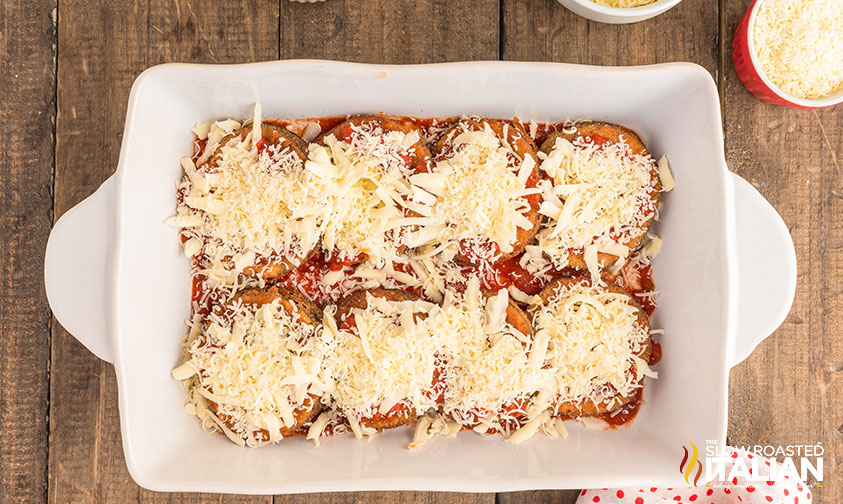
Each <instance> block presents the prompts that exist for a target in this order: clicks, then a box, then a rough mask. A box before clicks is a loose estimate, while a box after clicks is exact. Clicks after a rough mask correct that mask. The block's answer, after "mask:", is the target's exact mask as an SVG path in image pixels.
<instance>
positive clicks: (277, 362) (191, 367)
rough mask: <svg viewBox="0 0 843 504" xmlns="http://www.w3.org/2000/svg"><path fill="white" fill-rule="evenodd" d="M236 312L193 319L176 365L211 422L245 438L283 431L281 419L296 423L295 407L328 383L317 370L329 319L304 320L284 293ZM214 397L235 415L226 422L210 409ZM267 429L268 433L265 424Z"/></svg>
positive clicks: (196, 408)
mask: <svg viewBox="0 0 843 504" xmlns="http://www.w3.org/2000/svg"><path fill="white" fill-rule="evenodd" d="M231 310H232V311H233V313H232V314H231V315H230V316H227V317H223V316H220V315H213V314H212V315H209V316H208V318H207V320H206V321H205V323H204V329H202V328H200V325H203V324H200V323H199V321H198V320H197V321H196V323H195V324H194V328H193V330H192V331H191V335H190V336H189V338H188V341H187V342H186V344H185V345H186V347H185V348H186V360H185V363H184V364H182V365H180V366H179V367H177V368H176V369H174V370H173V372H172V375H173V377H174V378H177V379H181V380H186V381H187V384H188V389H189V393H190V396H191V397H190V398H189V404H192V405H193V412H194V413H195V414H197V415H198V416H199V417H200V419H201V420H202V421H203V424H206V427H208V428H214V427H216V428H219V429H221V430H222V431H223V432H225V433H226V434H227V435H228V436H229V438H231V439H232V440H233V441H235V442H236V443H238V444H243V443H244V442H245V443H246V444H249V445H251V446H254V445H257V444H260V443H261V442H262V441H270V442H273V441H278V440H279V439H281V434H280V432H281V428H282V427H288V428H289V427H293V426H295V425H296V421H295V418H294V410H295V409H297V408H301V407H304V406H305V405H306V404H310V402H311V401H312V399H311V398H309V397H308V394H314V395H317V396H319V395H322V394H323V393H324V392H326V391H327V390H328V389H329V386H327V385H325V384H324V383H322V382H321V381H320V380H319V378H318V376H319V375H320V373H321V369H322V359H323V356H324V352H323V348H322V345H321V333H322V327H321V326H319V325H316V326H313V325H310V324H307V323H305V322H303V321H302V320H301V319H300V318H299V314H298V313H297V312H295V311H294V312H288V311H287V310H286V309H285V308H284V307H283V306H282V305H281V304H280V302H279V301H277V300H276V301H275V302H273V303H269V304H265V305H263V306H261V307H259V308H255V307H254V306H253V305H246V304H242V303H235V304H233V305H232V306H231ZM208 401H213V402H215V403H216V404H217V405H218V412H219V414H222V415H224V416H226V417H228V418H231V419H232V420H233V422H234V425H233V426H231V425H226V424H225V423H223V422H221V421H220V420H219V419H218V417H217V416H214V415H213V414H211V413H210V412H209V410H208V403H207V402H208ZM260 429H263V430H266V431H268V433H269V439H262V438H261V436H260V435H259V434H258V432H256V431H258V430H260Z"/></svg>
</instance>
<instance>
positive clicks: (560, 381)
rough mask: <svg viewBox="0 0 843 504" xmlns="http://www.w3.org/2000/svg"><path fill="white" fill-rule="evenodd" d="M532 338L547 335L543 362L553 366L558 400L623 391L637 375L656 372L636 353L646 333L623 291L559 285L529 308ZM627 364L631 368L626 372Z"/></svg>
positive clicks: (610, 396) (606, 397)
mask: <svg viewBox="0 0 843 504" xmlns="http://www.w3.org/2000/svg"><path fill="white" fill-rule="evenodd" d="M533 325H534V327H535V328H536V329H537V335H536V338H539V337H540V336H541V335H544V337H546V338H547V341H548V344H547V362H548V364H549V365H550V366H551V367H552V368H554V372H553V377H554V379H555V386H554V391H555V394H556V396H557V397H558V398H559V402H565V401H571V402H580V401H583V400H586V399H587V400H589V401H593V402H595V403H599V402H602V401H613V400H614V398H615V395H616V394H620V395H622V396H628V395H630V394H632V393H633V392H634V391H635V390H636V389H638V388H640V386H641V385H640V383H639V380H640V379H641V377H643V376H651V377H656V374H655V373H654V372H653V371H651V370H650V368H649V366H648V365H647V362H645V361H644V360H643V359H641V358H640V357H638V354H640V353H641V352H642V351H643V349H644V348H645V346H646V345H647V343H648V341H649V338H650V332H649V327H648V326H647V325H644V324H641V323H640V322H639V320H638V309H637V308H636V307H634V306H633V305H632V304H630V302H629V297H628V296H627V295H625V294H620V293H615V292H611V291H608V290H606V289H605V288H602V287H591V286H589V285H584V284H576V285H572V286H570V287H567V288H563V289H559V290H558V291H557V293H556V295H555V296H554V297H553V298H551V299H550V300H549V302H548V303H546V304H545V305H541V306H538V307H536V308H535V310H534V314H533ZM630 369H632V370H633V371H634V372H632V373H631V372H630Z"/></svg>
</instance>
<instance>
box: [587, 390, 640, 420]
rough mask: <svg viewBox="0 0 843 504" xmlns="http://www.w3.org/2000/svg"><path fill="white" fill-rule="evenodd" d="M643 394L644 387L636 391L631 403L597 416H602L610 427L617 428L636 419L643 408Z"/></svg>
mask: <svg viewBox="0 0 843 504" xmlns="http://www.w3.org/2000/svg"><path fill="white" fill-rule="evenodd" d="M643 394H644V389H643V388H639V389H638V391H637V392H636V393H635V397H634V398H633V399H632V401H630V402H629V404H627V405H626V406H624V407H622V408H620V410H616V411H613V412H610V413H601V414H599V415H597V418H600V419H602V420H604V421H605V422H606V423H607V424H609V428H610V429H616V428H618V427H620V426H621V425H625V424H628V423H629V422H631V421H632V420H634V419H635V417H636V415H638V411H639V410H640V409H641V405H642V404H643V402H644V401H643Z"/></svg>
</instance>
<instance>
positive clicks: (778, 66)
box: [749, 0, 843, 99]
mask: <svg viewBox="0 0 843 504" xmlns="http://www.w3.org/2000/svg"><path fill="white" fill-rule="evenodd" d="M749 36H751V37H752V42H753V49H754V52H755V56H756V58H757V59H758V62H759V64H760V66H761V71H762V72H763V73H764V75H766V76H767V77H768V78H769V79H770V80H771V81H773V84H775V85H776V86H778V87H779V88H780V89H781V90H782V91H784V92H785V93H786V94H789V95H790V96H795V97H797V98H808V99H817V98H824V97H826V96H829V95H832V94H834V93H836V92H838V91H840V90H841V89H843V2H841V1H840V0H810V1H806V0H762V3H761V6H759V7H758V12H757V13H756V15H755V27H754V29H753V31H752V33H751V34H750V35H749Z"/></svg>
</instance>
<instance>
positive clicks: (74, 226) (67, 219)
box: [44, 176, 114, 362]
mask: <svg viewBox="0 0 843 504" xmlns="http://www.w3.org/2000/svg"><path fill="white" fill-rule="evenodd" d="M113 234H114V177H113V176H112V177H111V178H109V179H108V180H106V181H105V182H104V183H103V184H102V185H101V186H100V188H99V189H98V190H97V192H95V193H94V194H92V195H91V196H89V197H88V198H87V199H85V200H84V201H82V202H81V203H79V204H78V205H76V206H75V207H73V208H71V209H70V210H69V211H67V212H66V213H65V214H64V215H62V216H61V218H59V220H58V222H56V225H55V226H53V230H52V232H51V233H50V239H49V240H48V241H47V254H46V257H45V258H44V281H45V285H46V290H47V300H48V301H49V303H50V308H52V310H53V315H55V317H56V320H58V321H59V323H60V324H61V325H62V326H64V328H65V329H67V331H68V332H69V333H70V334H72V335H73V336H74V337H76V339H78V340H79V341H80V342H81V343H82V344H83V345H85V346H86V347H87V348H88V350H90V351H91V352H93V353H94V355H96V356H97V357H99V358H100V359H103V360H105V361H108V362H111V361H112V359H111V345H110V343H109V340H108V329H107V322H108V320H107V319H108V309H109V308H108V307H109V300H108V293H107V290H106V285H107V284H106V279H107V278H108V271H109V263H110V260H111V247H112V244H113V243H114V240H113Z"/></svg>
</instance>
